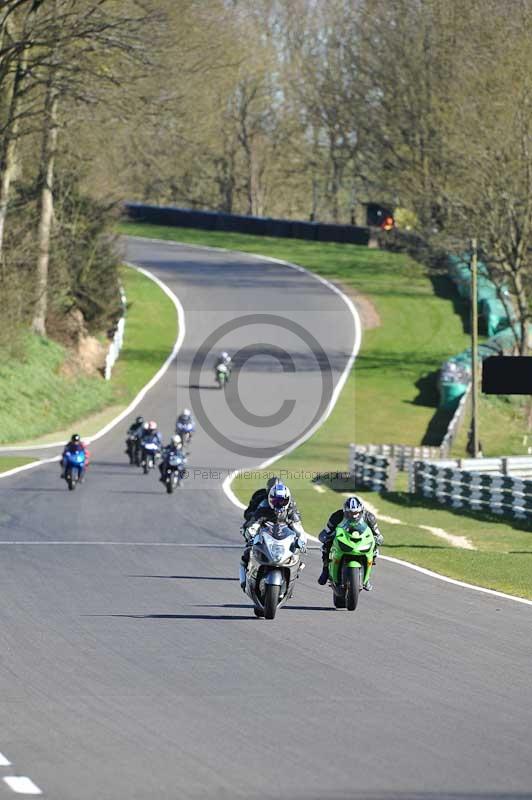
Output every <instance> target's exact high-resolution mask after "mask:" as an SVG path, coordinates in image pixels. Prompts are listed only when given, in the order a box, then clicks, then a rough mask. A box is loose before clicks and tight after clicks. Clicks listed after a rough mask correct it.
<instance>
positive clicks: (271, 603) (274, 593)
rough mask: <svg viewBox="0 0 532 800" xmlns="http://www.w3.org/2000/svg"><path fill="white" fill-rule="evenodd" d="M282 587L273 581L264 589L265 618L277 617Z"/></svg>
mask: <svg viewBox="0 0 532 800" xmlns="http://www.w3.org/2000/svg"><path fill="white" fill-rule="evenodd" d="M280 592H281V587H280V586H277V585H275V584H273V583H267V584H266V586H265V590H264V617H265V619H275V612H276V611H277V606H278V605H279V594H280Z"/></svg>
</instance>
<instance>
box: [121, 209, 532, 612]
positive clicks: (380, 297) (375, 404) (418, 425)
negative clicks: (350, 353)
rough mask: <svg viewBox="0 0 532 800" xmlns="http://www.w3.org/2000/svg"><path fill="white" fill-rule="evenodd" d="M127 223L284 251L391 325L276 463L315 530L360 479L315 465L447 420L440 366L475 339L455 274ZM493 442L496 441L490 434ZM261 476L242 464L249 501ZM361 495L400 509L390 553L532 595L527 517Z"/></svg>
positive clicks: (395, 511) (209, 241) (395, 512)
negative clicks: (308, 434)
mask: <svg viewBox="0 0 532 800" xmlns="http://www.w3.org/2000/svg"><path fill="white" fill-rule="evenodd" d="M122 232H124V233H129V234H131V235H139V236H147V237H153V238H161V239H166V240H175V241H182V242H189V243H192V244H204V245H210V246H218V247H224V248H227V249H233V250H241V251H243V252H250V253H256V254H258V255H269V256H274V257H276V258H281V259H285V260H287V261H291V262H293V263H296V264H301V265H302V266H304V267H307V268H308V269H310V270H312V271H313V272H315V273H317V274H319V275H322V276H323V277H326V278H328V279H329V280H332V281H333V282H336V283H340V284H341V285H342V287H343V288H344V289H345V290H347V292H349V293H351V294H353V295H356V293H357V292H361V293H363V294H364V295H366V296H367V297H369V298H370V300H371V301H372V303H373V305H374V306H375V308H376V310H377V312H378V314H379V317H380V320H381V325H380V327H378V328H375V329H372V330H369V331H366V332H365V333H364V338H363V344H362V350H361V353H360V355H359V357H358V358H357V362H356V366H355V370H354V372H353V373H352V374H351V375H350V377H349V380H348V382H347V383H346V386H345V388H344V391H343V392H342V394H341V396H340V399H339V401H338V403H337V405H336V407H335V410H334V412H333V414H332V415H331V417H330V418H329V420H328V421H327V422H326V423H325V425H323V426H322V428H320V430H319V431H318V432H317V433H316V434H315V435H314V436H313V437H312V438H311V439H310V440H309V441H308V442H306V443H305V444H303V445H301V446H300V447H299V448H297V450H295V451H294V452H293V453H292V454H290V455H289V456H286V457H285V458H283V459H282V460H280V461H278V462H277V463H276V464H275V465H273V466H272V467H271V468H270V469H274V470H275V471H276V473H280V474H281V477H283V478H284V479H285V480H287V482H288V483H289V484H290V487H291V488H292V490H293V491H294V494H295V495H296V497H297V500H298V504H299V505H300V507H301V509H302V512H303V515H304V523H305V527H306V528H307V530H308V531H309V532H311V533H314V534H316V533H317V532H318V531H319V530H320V529H321V527H322V526H323V524H324V522H325V520H326V519H327V517H328V515H329V514H330V513H331V512H332V511H333V510H334V509H335V508H338V507H339V506H340V505H341V503H342V502H343V493H344V492H348V491H349V490H350V489H351V490H352V487H350V486H349V484H348V483H345V482H339V481H327V480H323V481H322V482H321V483H319V484H315V483H313V482H312V478H313V477H315V476H316V475H317V474H321V473H327V472H330V473H335V472H338V471H345V469H346V466H347V445H348V443H349V442H350V441H356V442H359V443H366V442H402V443H405V444H419V443H420V442H421V441H422V440H423V439H425V441H427V439H429V440H430V438H431V436H432V437H434V438H436V437H437V436H438V435H439V434H440V430H439V429H440V428H442V427H443V426H444V425H445V424H446V419H445V418H444V415H441V414H438V412H437V411H436V403H437V394H436V376H437V371H438V370H439V367H440V365H441V363H442V362H443V361H444V360H445V359H446V358H447V357H448V356H449V355H450V354H452V353H456V352H459V351H460V350H462V349H464V347H466V346H467V344H468V337H467V335H466V334H465V332H464V329H463V324H462V319H461V317H460V316H459V314H458V313H456V312H455V307H454V304H453V302H452V300H451V297H452V292H451V287H450V285H449V283H448V282H447V281H446V280H445V279H441V278H439V279H433V280H431V279H430V278H429V276H427V274H426V271H425V270H424V268H423V267H422V266H421V265H420V264H417V263H416V262H414V261H413V260H412V259H410V258H408V257H407V256H403V255H397V254H392V253H386V252H383V251H378V250H370V249H367V248H364V247H357V246H354V245H339V244H338V245H337V244H319V243H310V242H304V241H292V240H283V239H270V238H267V237H253V236H246V235H243V234H225V233H218V232H205V231H196V230H186V229H178V228H166V227H160V226H152V225H138V224H134V223H126V224H124V225H123V226H122ZM355 301H356V296H355ZM505 433H506V434H508V436H507V437H506V438H505ZM499 435H500V438H499V439H498V441H497V446H498V447H501V448H503V452H504V448H505V447H514V446H515V442H516V434H515V431H514V430H513V429H512V430H511V431H510V432H509V431H508V428H507V427H506V431H505V425H503V424H501V425H500V426H499ZM485 449H486V450H487V451H488V452H489V450H488V448H486V444H485ZM499 452H500V451H499ZM508 452H510V451H508ZM514 452H515V450H514ZM519 452H521V451H519ZM263 481H264V475H261V474H259V473H244V474H243V475H242V476H240V477H239V478H237V479H236V481H235V482H234V484H233V488H234V490H235V492H236V494H237V495H238V496H239V497H240V499H241V500H242V501H243V502H245V501H246V500H247V498H248V497H249V496H250V494H251V493H252V491H253V490H254V489H255V488H257V487H258V486H259V485H261V484H262V483H263ZM362 496H363V497H364V498H365V499H366V500H367V501H368V502H369V503H371V504H373V505H374V506H375V507H376V509H377V511H378V513H379V515H380V516H381V517H382V516H384V517H388V518H389V519H393V520H396V522H389V521H388V522H387V521H383V523H382V528H383V532H384V534H385V536H386V546H385V547H384V549H383V553H385V554H388V555H393V556H395V557H397V558H401V559H404V560H406V561H410V562H412V563H415V564H419V565H420V566H424V567H426V568H428V569H432V570H434V571H435V572H440V573H442V574H445V575H449V576H451V577H455V578H457V579H459V580H465V581H467V582H470V583H474V584H478V585H482V586H487V587H489V588H494V589H498V590H499V591H504V592H508V593H511V594H517V595H521V596H523V597H532V588H531V587H530V569H531V567H532V537H531V535H530V532H528V531H527V530H526V529H525V528H524V526H521V527H518V526H514V525H512V524H509V523H506V522H501V521H500V520H499V519H496V518H490V517H488V516H484V517H483V516H481V515H476V516H465V515H463V514H457V513H453V512H451V511H446V510H443V509H441V508H439V507H432V506H431V505H430V504H428V503H423V504H421V505H420V504H418V503H415V502H412V500H411V498H410V497H409V495H408V494H407V493H406V492H396V493H391V494H386V495H382V496H379V495H376V494H374V493H370V492H367V493H366V492H365V493H362ZM421 525H429V526H431V527H432V528H438V529H441V530H442V531H444V532H446V533H447V534H450V535H451V536H462V537H463V536H465V537H467V539H468V540H469V542H470V544H471V546H472V547H473V548H475V549H473V550H467V549H462V548H457V547H455V546H453V545H451V544H450V543H449V541H448V540H446V539H445V538H442V537H441V536H437V535H435V534H434V533H431V532H429V531H427V530H424V529H423V528H421V527H420V526H421Z"/></svg>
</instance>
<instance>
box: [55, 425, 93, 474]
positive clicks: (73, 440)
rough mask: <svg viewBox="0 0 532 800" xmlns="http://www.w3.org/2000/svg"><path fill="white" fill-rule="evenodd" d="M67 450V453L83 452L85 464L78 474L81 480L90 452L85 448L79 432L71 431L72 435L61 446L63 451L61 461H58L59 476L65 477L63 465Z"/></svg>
mask: <svg viewBox="0 0 532 800" xmlns="http://www.w3.org/2000/svg"><path fill="white" fill-rule="evenodd" d="M67 452H68V453H79V452H82V453H85V466H84V467H83V470H82V471H81V474H80V476H79V479H80V481H81V480H83V478H84V477H85V470H86V469H87V467H88V466H89V457H90V453H89V451H88V450H87V448H86V446H85V444H84V442H82V441H81V436H80V435H79V433H73V434H72V436H71V437H70V439H69V441H68V442H67V443H66V445H65V446H64V448H63V453H62V454H61V461H60V465H61V475H60V477H61V478H64V477H65V467H66V463H65V454H66V453H67Z"/></svg>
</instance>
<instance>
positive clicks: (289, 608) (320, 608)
mask: <svg viewBox="0 0 532 800" xmlns="http://www.w3.org/2000/svg"><path fill="white" fill-rule="evenodd" d="M194 608H249V609H250V611H251V610H253V606H250V605H242V604H239V603H223V604H221V605H217V604H216V603H207V604H202V605H196V606H194ZM279 611H336V609H335V608H334V606H292V605H290V606H283V607H282V608H280V609H279Z"/></svg>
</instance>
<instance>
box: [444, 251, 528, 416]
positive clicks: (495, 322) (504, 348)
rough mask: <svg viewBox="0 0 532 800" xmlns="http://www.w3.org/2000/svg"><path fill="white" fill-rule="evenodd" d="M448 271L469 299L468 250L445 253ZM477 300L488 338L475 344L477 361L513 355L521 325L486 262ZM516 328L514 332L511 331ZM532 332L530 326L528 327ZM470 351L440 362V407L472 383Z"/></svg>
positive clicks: (449, 403) (450, 406)
mask: <svg viewBox="0 0 532 800" xmlns="http://www.w3.org/2000/svg"><path fill="white" fill-rule="evenodd" d="M447 261H448V274H449V277H450V279H451V281H452V282H453V283H454V285H455V287H456V290H457V292H458V294H459V295H460V297H461V298H462V299H464V300H467V301H468V302H469V303H470V302H471V267H470V257H469V255H468V254H467V253H464V254H462V255H460V256H457V255H450V256H448V259H447ZM477 288H478V293H477V302H478V311H479V320H480V323H481V325H482V327H483V329H484V332H485V333H486V334H487V335H488V336H489V337H490V338H489V339H488V340H487V341H486V342H483V343H482V344H480V345H478V357H479V360H480V361H483V360H484V359H485V358H488V357H489V356H493V355H512V353H513V352H514V350H515V344H516V335H517V336H520V331H521V328H520V324H519V323H518V322H517V316H516V312H515V309H514V306H513V303H512V301H511V298H510V293H509V291H508V289H507V287H506V286H504V285H502V286H497V285H496V284H495V283H494V282H493V281H492V280H491V279H490V277H489V271H488V268H487V266H486V264H485V263H483V262H482V261H479V262H478V281H477ZM514 331H515V333H514ZM530 332H531V334H532V325H531V326H530ZM471 356H472V351H471V348H470V347H468V348H467V349H466V350H463V351H462V352H461V353H458V354H457V355H455V356H451V358H448V359H447V361H445V362H444V363H443V365H442V368H441V370H440V375H439V381H438V384H439V391H440V403H439V405H440V408H445V409H447V410H453V409H455V408H456V407H457V406H458V404H459V402H460V399H461V398H462V396H463V395H464V393H465V392H466V391H467V388H468V386H469V384H470V382H471V365H472V357H471Z"/></svg>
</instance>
